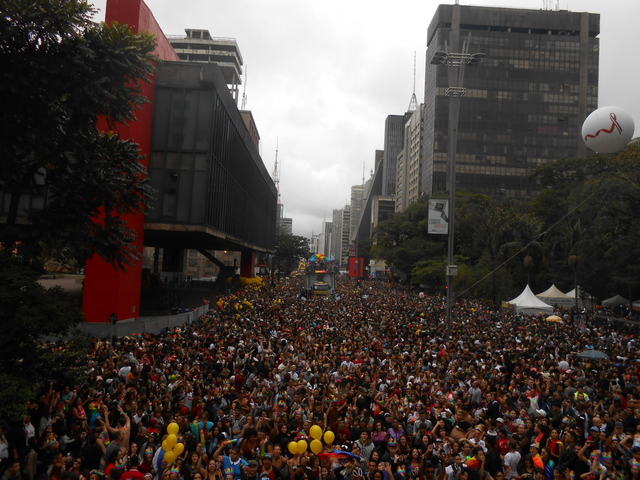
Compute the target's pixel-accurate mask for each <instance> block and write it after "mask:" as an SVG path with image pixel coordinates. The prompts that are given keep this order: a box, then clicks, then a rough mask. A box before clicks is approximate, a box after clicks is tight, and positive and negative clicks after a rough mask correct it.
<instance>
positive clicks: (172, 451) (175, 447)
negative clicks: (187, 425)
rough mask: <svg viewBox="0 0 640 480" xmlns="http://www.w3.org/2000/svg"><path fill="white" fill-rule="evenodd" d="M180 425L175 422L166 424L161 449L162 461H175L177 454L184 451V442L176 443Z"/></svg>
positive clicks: (169, 462) (168, 462)
mask: <svg viewBox="0 0 640 480" xmlns="http://www.w3.org/2000/svg"><path fill="white" fill-rule="evenodd" d="M179 431H180V427H179V426H178V424H177V423H175V422H171V423H170V424H169V425H167V433H168V435H167V438H165V439H164V441H163V442H162V449H163V450H164V461H165V462H167V464H171V463H173V462H175V461H176V458H178V456H179V455H181V454H182V452H184V444H183V443H178V432H179Z"/></svg>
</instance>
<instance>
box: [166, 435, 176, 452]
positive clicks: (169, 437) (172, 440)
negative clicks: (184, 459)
mask: <svg viewBox="0 0 640 480" xmlns="http://www.w3.org/2000/svg"><path fill="white" fill-rule="evenodd" d="M165 442H167V445H169V447H171V448H173V446H174V445H175V444H176V443H178V437H177V435H175V434H174V433H172V434H171V435H167V438H166V439H165Z"/></svg>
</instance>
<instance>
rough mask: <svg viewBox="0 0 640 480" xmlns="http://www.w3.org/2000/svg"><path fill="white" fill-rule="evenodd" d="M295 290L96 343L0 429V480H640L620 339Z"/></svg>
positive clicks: (285, 288) (288, 286) (400, 298)
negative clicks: (81, 373)
mask: <svg viewBox="0 0 640 480" xmlns="http://www.w3.org/2000/svg"><path fill="white" fill-rule="evenodd" d="M300 289H301V284H299V283H298V280H296V279H291V280H290V281H287V282H282V283H279V284H276V285H274V286H266V285H265V286H249V287H246V288H245V289H243V290H241V291H238V292H237V293H235V294H233V295H227V296H223V297H220V298H219V299H217V301H216V302H212V304H211V309H210V311H209V313H208V314H206V315H204V316H203V317H201V318H200V319H199V320H198V321H197V322H195V323H193V324H190V325H184V326H182V327H179V328H172V329H167V330H165V331H163V332H161V333H160V334H158V335H150V334H140V335H136V336H132V337H124V338H120V339H115V340H113V341H109V340H106V339H97V340H95V342H94V345H93V349H92V351H91V352H87V357H86V366H85V368H86V375H87V378H88V380H87V381H86V382H85V383H83V384H80V385H56V384H54V383H51V385H50V386H49V388H48V389H46V391H44V392H42V395H41V396H40V397H39V398H37V399H33V400H32V401H31V402H29V405H28V410H29V412H30V413H29V415H27V416H25V417H24V419H23V420H22V421H21V422H19V423H17V424H12V425H0V461H1V462H2V463H1V470H2V474H1V477H0V480H43V479H52V480H63V479H65V480H66V479H71V480H107V479H109V480H130V479H144V480H435V479H437V480H478V479H479V480H512V479H516V480H574V479H577V478H578V477H579V478H580V479H583V480H609V479H610V480H618V479H625V478H633V479H640V430H639V429H638V425H639V422H638V414H639V412H640V387H639V382H638V372H639V370H640V364H639V363H638V359H640V356H639V355H638V350H639V348H640V343H638V341H637V339H636V335H635V331H633V330H632V329H631V328H632V327H629V326H627V325H625V324H619V323H618V324H616V323H610V322H608V321H602V322H601V323H598V320H594V319H592V318H590V319H589V320H588V321H587V322H586V324H585V323H584V322H580V323H578V322H573V321H571V320H570V319H567V321H565V322H563V323H551V322H547V321H545V318H544V317H537V316H526V315H519V314H517V313H514V312H508V311H506V312H505V311H501V310H500V309H499V308H495V306H493V305H491V304H488V303H486V302H480V301H477V302H474V301H470V300H463V299H462V300H459V301H457V302H456V303H455V305H454V309H453V313H452V324H451V327H452V328H451V329H450V330H447V328H446V322H445V320H444V319H445V300H444V299H443V298H442V297H440V296H429V295H418V293H417V292H416V291H414V290H412V289H409V288H406V287H402V286H397V285H391V284H388V283H384V282H375V281H369V282H363V283H355V282H354V281H350V280H342V281H339V282H338V285H337V287H336V290H337V292H336V293H337V298H336V299H324V298H322V299H320V298H308V299H306V298H300V297H301V296H300V295H299V294H298V293H299V291H300ZM589 350H593V351H601V352H604V353H605V354H607V355H608V357H609V358H608V359H583V358H581V357H580V356H578V354H579V353H580V352H583V351H589ZM171 423H177V425H178V427H179V432H178V434H177V441H178V442H179V443H180V444H182V447H181V448H180V449H179V450H178V451H177V455H176V457H177V458H176V459H175V461H173V462H170V461H168V460H170V459H171V458H170V457H171V456H167V452H168V451H169V450H170V449H171V448H172V447H171V445H169V444H168V442H167V440H168V435H167V427H168V426H169V424H171ZM314 426H318V427H320V428H321V430H322V432H323V437H322V439H321V443H322V445H321V448H320V450H321V451H318V444H316V448H315V453H313V452H312V451H311V449H310V448H306V446H307V445H310V443H311V442H312V441H313V440H314V438H312V436H311V431H312V427H314ZM316 431H317V429H316ZM327 432H331V435H328V436H327Z"/></svg>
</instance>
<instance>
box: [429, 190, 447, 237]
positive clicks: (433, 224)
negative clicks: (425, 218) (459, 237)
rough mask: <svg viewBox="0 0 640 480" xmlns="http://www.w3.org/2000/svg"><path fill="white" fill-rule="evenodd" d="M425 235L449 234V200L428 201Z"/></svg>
mask: <svg viewBox="0 0 640 480" xmlns="http://www.w3.org/2000/svg"><path fill="white" fill-rule="evenodd" d="M427 233H435V234H438V235H447V234H448V233H449V200H443V199H438V198H434V199H433V200H429V227H428V229H427Z"/></svg>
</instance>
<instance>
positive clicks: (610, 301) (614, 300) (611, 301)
mask: <svg viewBox="0 0 640 480" xmlns="http://www.w3.org/2000/svg"><path fill="white" fill-rule="evenodd" d="M602 305H603V306H605V307H618V306H620V305H629V300H627V299H626V298H624V297H621V296H620V295H616V296H615V297H611V298H607V299H606V300H603V301H602Z"/></svg>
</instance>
